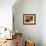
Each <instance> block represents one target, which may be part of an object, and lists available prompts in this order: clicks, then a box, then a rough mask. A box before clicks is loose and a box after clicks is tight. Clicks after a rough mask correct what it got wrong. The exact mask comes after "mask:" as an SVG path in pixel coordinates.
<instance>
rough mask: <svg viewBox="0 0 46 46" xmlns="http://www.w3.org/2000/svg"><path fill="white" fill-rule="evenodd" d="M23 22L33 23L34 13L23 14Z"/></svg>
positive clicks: (34, 20)
mask: <svg viewBox="0 0 46 46" xmlns="http://www.w3.org/2000/svg"><path fill="white" fill-rule="evenodd" d="M23 24H24V25H35V24H36V14H23Z"/></svg>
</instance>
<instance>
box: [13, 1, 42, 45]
mask: <svg viewBox="0 0 46 46" xmlns="http://www.w3.org/2000/svg"><path fill="white" fill-rule="evenodd" d="M14 6H16V5H14ZM40 12H41V1H40V0H23V2H21V4H20V5H19V6H18V7H17V8H15V9H14V19H15V22H14V24H15V30H18V32H22V33H23V37H24V39H26V38H27V39H31V40H34V41H35V43H36V46H41V25H40V15H41V13H40ZM26 13H27V14H36V25H24V24H23V14H26Z"/></svg>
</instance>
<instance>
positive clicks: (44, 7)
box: [40, 0, 46, 46]
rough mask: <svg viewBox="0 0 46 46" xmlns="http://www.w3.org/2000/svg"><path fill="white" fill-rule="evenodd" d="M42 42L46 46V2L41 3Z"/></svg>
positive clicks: (45, 0)
mask: <svg viewBox="0 0 46 46" xmlns="http://www.w3.org/2000/svg"><path fill="white" fill-rule="evenodd" d="M40 18H41V21H40V22H41V41H42V46H46V0H42V1H41V17H40Z"/></svg>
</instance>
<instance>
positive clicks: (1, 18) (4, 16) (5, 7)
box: [0, 0, 16, 29]
mask: <svg viewBox="0 0 46 46" xmlns="http://www.w3.org/2000/svg"><path fill="white" fill-rule="evenodd" d="M15 2H16V0H0V27H7V28H9V29H12V6H13V5H14V3H15Z"/></svg>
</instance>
